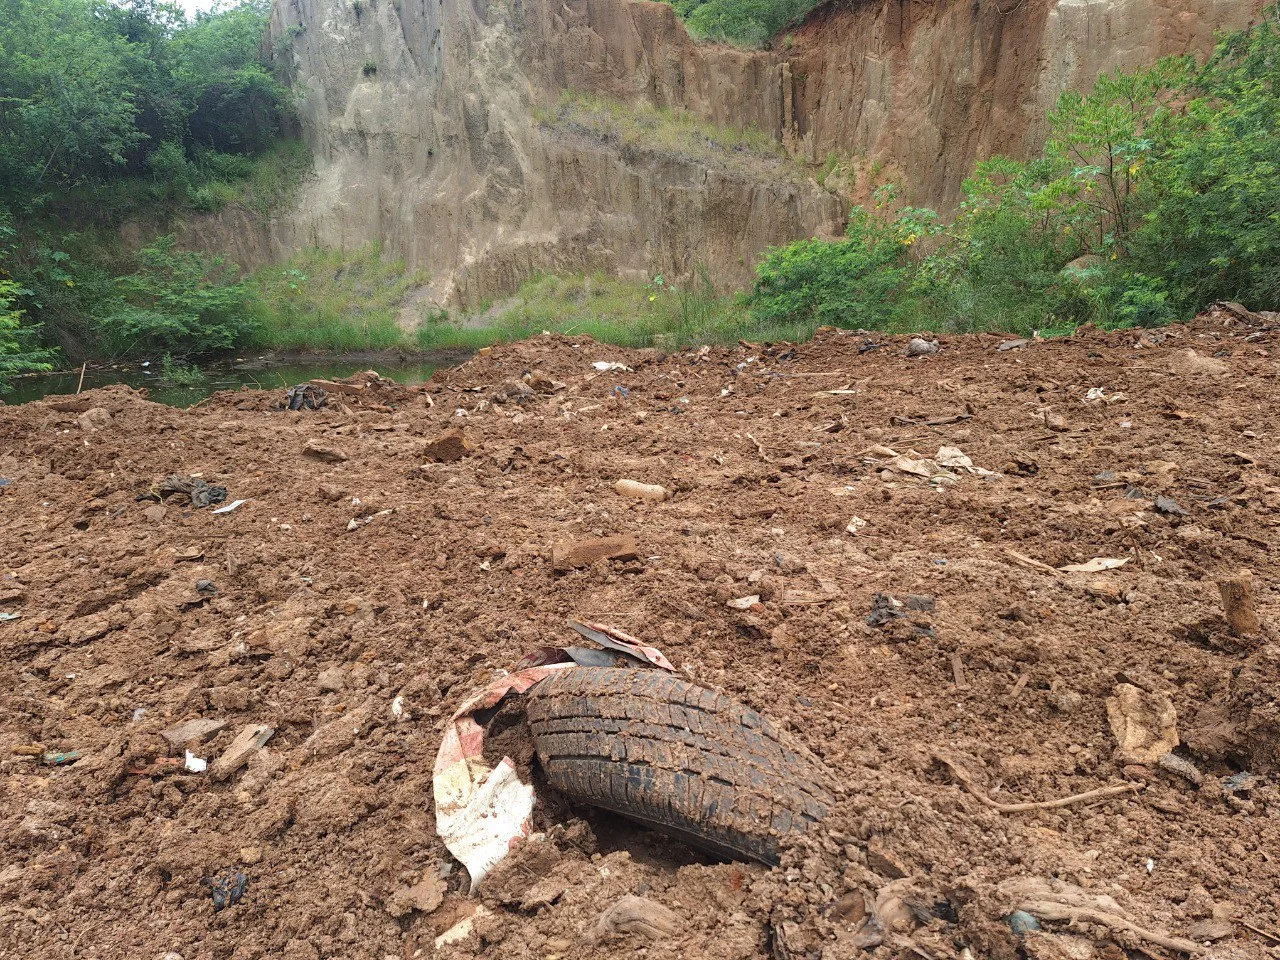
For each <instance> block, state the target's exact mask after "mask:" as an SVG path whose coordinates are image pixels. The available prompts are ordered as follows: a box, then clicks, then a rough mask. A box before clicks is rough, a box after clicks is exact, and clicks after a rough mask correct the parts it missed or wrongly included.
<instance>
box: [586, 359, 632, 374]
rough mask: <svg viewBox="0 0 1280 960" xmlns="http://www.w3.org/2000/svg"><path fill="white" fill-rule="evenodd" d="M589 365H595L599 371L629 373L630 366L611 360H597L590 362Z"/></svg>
mask: <svg viewBox="0 0 1280 960" xmlns="http://www.w3.org/2000/svg"><path fill="white" fill-rule="evenodd" d="M591 366H593V367H595V368H596V369H597V370H599V371H600V372H601V373H610V372H617V373H631V368H630V367H628V366H627V365H626V364H625V363H614V362H613V361H611V360H597V361H595V363H593V364H591Z"/></svg>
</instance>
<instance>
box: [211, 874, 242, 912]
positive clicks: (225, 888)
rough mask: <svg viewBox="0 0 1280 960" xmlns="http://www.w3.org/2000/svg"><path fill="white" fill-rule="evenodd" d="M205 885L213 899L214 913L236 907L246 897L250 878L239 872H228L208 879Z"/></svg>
mask: <svg viewBox="0 0 1280 960" xmlns="http://www.w3.org/2000/svg"><path fill="white" fill-rule="evenodd" d="M203 883H204V885H205V886H206V887H208V888H209V896H210V897H211V898H212V899H213V912H214V913H217V912H218V911H220V910H224V909H226V908H227V907H232V906H235V905H236V904H237V903H239V902H240V900H241V899H242V898H243V897H244V892H245V889H246V888H247V887H248V886H249V878H248V877H247V876H246V875H245V874H243V873H241V872H240V871H239V870H235V871H228V872H226V873H224V874H223V875H222V876H220V877H206V878H205V880H204V881H203Z"/></svg>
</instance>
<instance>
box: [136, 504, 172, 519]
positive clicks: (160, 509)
mask: <svg viewBox="0 0 1280 960" xmlns="http://www.w3.org/2000/svg"><path fill="white" fill-rule="evenodd" d="M168 512H169V508H168V507H166V506H165V505H164V504H163V503H155V504H152V505H151V506H149V507H147V509H145V510H143V511H142V515H143V516H144V517H146V518H147V519H148V520H150V521H151V522H152V523H159V522H160V521H161V520H163V519H164V515H165V514H166V513H168Z"/></svg>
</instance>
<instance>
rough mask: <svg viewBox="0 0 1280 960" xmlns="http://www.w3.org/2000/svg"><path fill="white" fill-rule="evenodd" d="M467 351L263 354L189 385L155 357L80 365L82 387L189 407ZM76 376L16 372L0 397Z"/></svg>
mask: <svg viewBox="0 0 1280 960" xmlns="http://www.w3.org/2000/svg"><path fill="white" fill-rule="evenodd" d="M467 356H468V354H467V353H465V352H458V351H442V352H438V353H426V354H415V355H405V354H397V353H391V354H361V355H358V356H346V357H330V356H323V355H303V356H280V357H273V356H265V357H256V358H254V359H252V360H243V361H236V362H234V363H224V364H214V365H211V366H208V367H205V368H204V380H203V381H202V382H201V383H199V384H196V385H192V386H179V385H177V384H174V383H168V382H166V381H165V380H164V379H163V378H162V376H161V373H160V365H159V364H158V363H151V364H149V365H147V366H141V365H139V366H118V367H103V368H101V369H93V368H92V367H90V368H89V369H87V370H86V371H85V375H84V389H85V390H92V389H93V388H94V387H105V386H109V385H110V384H113V383H124V384H128V385H129V386H131V387H146V388H147V391H148V395H149V396H150V398H151V399H152V400H155V401H156V402H157V403H164V404H168V405H169V406H171V407H189V406H191V405H192V404H193V403H199V402H200V401H201V400H203V399H204V398H205V397H207V396H209V395H210V394H212V393H214V392H215V391H218V390H238V389H240V387H242V386H249V387H252V388H254V389H262V390H276V389H284V388H286V387H291V386H293V385H294V384H297V383H305V382H306V381H308V380H335V379H337V378H339V377H349V376H351V375H352V374H354V373H360V372H361V371H364V370H377V371H378V373H380V374H382V375H383V376H384V377H390V378H391V379H393V380H396V381H398V382H399V383H404V384H416V383H425V382H426V381H427V379H428V378H430V376H431V374H432V373H434V372H435V371H436V370H439V369H440V368H441V367H451V366H455V365H457V364H459V363H461V362H463V361H464V360H466V359H467ZM79 382H80V371H79V370H69V371H63V372H59V373H49V374H40V375H38V376H31V377H17V378H15V379H14V380H13V381H12V389H11V390H10V391H9V392H7V393H0V400H3V401H4V402H5V403H11V404H16V403H27V402H29V401H31V400H40V399H43V398H44V397H48V396H55V395H58V394H68V393H75V392H76V386H77V384H78V383H79Z"/></svg>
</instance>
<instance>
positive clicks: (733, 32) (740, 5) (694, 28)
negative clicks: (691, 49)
mask: <svg viewBox="0 0 1280 960" xmlns="http://www.w3.org/2000/svg"><path fill="white" fill-rule="evenodd" d="M667 2H668V3H670V4H671V5H672V6H673V7H675V8H676V13H678V14H679V15H680V18H681V19H682V20H684V22H685V26H686V27H687V28H688V30H689V33H690V34H691V35H692V36H693V37H695V38H697V39H700V40H715V41H719V42H721V43H732V44H733V45H735V46H739V47H762V46H764V45H765V44H766V43H768V42H769V40H770V39H772V38H773V37H774V36H776V35H777V34H778V33H780V32H781V31H782V29H783V28H784V27H786V26H787V24H789V23H792V22H793V21H796V20H799V19H800V18H801V17H803V16H804V15H805V14H806V13H808V12H809V11H810V10H812V9H813V8H814V7H816V6H817V5H818V3H819V2H821V0H667Z"/></svg>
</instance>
